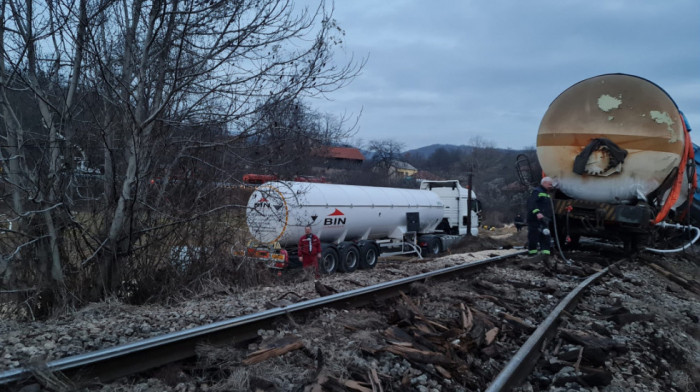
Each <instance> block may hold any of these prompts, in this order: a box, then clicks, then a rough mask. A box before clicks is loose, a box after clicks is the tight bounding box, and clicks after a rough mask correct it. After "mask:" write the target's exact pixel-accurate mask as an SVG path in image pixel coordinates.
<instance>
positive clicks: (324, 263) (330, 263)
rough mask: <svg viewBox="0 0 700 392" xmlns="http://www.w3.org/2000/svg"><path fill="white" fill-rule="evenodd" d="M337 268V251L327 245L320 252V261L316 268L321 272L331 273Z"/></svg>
mask: <svg viewBox="0 0 700 392" xmlns="http://www.w3.org/2000/svg"><path fill="white" fill-rule="evenodd" d="M337 268H338V251H336V250H335V248H331V247H328V248H326V249H324V250H323V252H321V262H320V263H319V266H318V269H319V270H320V272H321V273H322V274H332V273H334V272H335V270H336V269H337Z"/></svg>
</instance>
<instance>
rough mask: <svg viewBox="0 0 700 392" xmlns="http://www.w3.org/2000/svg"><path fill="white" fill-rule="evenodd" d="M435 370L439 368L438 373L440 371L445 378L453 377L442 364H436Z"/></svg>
mask: <svg viewBox="0 0 700 392" xmlns="http://www.w3.org/2000/svg"><path fill="white" fill-rule="evenodd" d="M435 370H437V371H438V373H440V375H441V376H442V377H444V378H447V379H450V378H452V374H451V373H450V372H448V371H447V370H446V369H445V368H444V367H442V366H440V365H435Z"/></svg>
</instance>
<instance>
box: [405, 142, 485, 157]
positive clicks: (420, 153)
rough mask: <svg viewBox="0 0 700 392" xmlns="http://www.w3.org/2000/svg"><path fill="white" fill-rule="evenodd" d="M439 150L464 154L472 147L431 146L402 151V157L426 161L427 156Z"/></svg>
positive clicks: (452, 145)
mask: <svg viewBox="0 0 700 392" xmlns="http://www.w3.org/2000/svg"><path fill="white" fill-rule="evenodd" d="M440 148H444V149H445V150H447V151H448V152H452V151H459V152H464V153H470V152H471V151H472V150H473V149H474V147H472V146H466V145H464V144H463V145H461V146H457V145H454V144H431V145H429V146H425V147H420V148H415V149H413V150H408V151H404V155H408V156H411V157H416V158H422V159H426V158H428V157H429V156H431V155H433V153H435V151H437V150H438V149H440Z"/></svg>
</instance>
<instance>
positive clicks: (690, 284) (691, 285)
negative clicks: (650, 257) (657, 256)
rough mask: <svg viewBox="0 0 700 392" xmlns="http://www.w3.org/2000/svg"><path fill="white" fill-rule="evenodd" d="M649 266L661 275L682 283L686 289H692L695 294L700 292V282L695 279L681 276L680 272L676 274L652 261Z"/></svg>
mask: <svg viewBox="0 0 700 392" xmlns="http://www.w3.org/2000/svg"><path fill="white" fill-rule="evenodd" d="M649 267H651V268H652V269H654V270H656V271H657V272H659V273H660V274H661V275H663V276H665V277H666V278H668V279H669V280H670V281H672V282H674V283H676V284H678V285H680V286H681V287H683V288H684V289H686V290H688V291H691V292H693V293H695V294H700V283H698V282H696V281H695V280H688V279H685V278H683V277H681V276H679V275H678V274H675V273H673V272H671V271H668V270H667V269H665V268H663V267H661V266H659V265H658V264H655V263H650V264H649Z"/></svg>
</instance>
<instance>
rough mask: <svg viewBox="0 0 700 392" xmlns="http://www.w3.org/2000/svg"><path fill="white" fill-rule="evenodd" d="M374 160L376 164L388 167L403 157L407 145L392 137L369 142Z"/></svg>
mask: <svg viewBox="0 0 700 392" xmlns="http://www.w3.org/2000/svg"><path fill="white" fill-rule="evenodd" d="M368 147H369V150H370V151H371V152H372V162H373V163H374V165H375V166H378V167H380V168H384V169H388V168H389V166H391V164H392V163H393V162H394V161H397V160H400V159H401V151H403V149H404V148H405V145H404V144H403V143H401V142H397V141H396V140H392V139H382V140H372V141H370V142H369V146H368Z"/></svg>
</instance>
